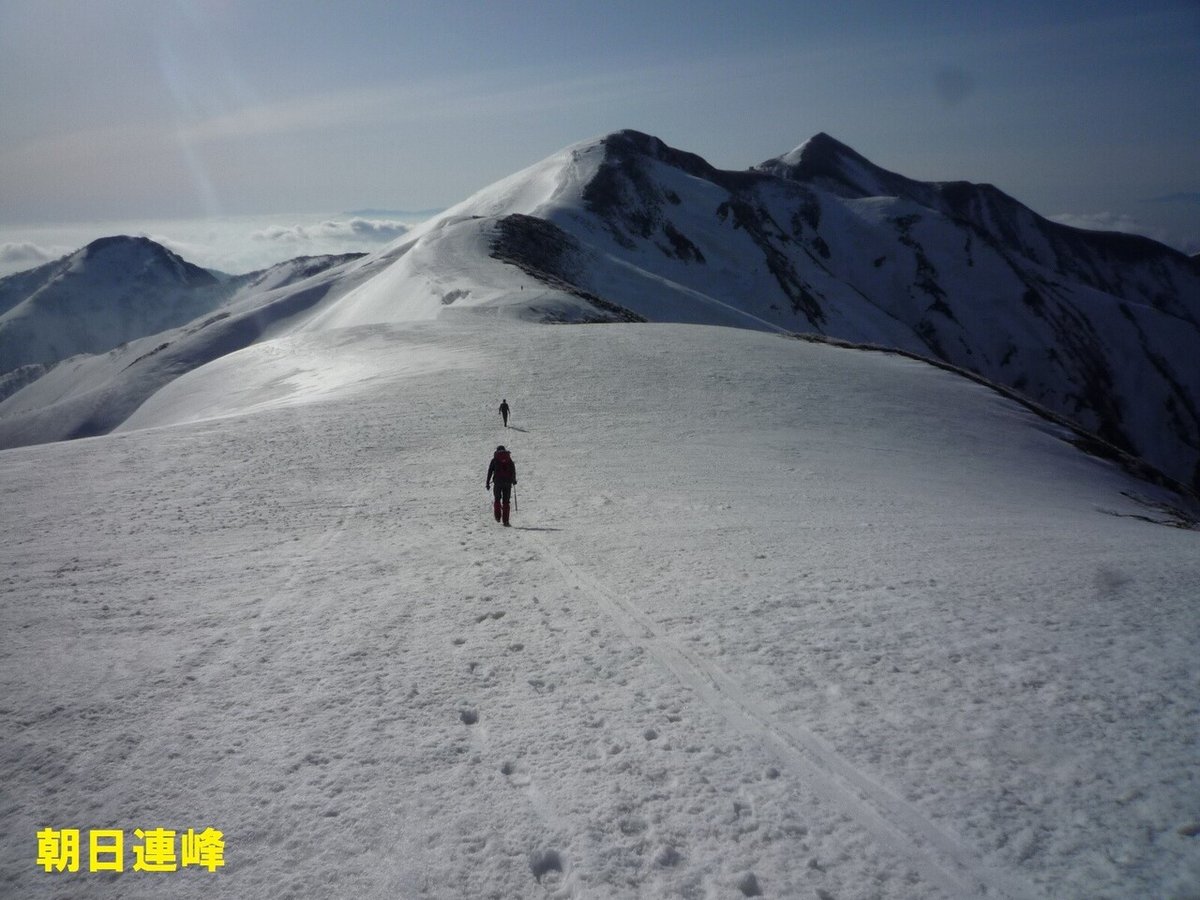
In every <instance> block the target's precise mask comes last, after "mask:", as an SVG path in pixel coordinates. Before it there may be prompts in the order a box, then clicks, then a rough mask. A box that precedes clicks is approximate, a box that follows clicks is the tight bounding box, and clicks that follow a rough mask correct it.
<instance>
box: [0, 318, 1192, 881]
mask: <svg viewBox="0 0 1200 900" xmlns="http://www.w3.org/2000/svg"><path fill="white" fill-rule="evenodd" d="M563 296H564V300H563V302H564V303H567V302H568V300H567V299H565V298H566V295H563ZM335 308H336V307H335ZM346 312H347V308H343V309H342V313H346ZM501 396H504V397H507V398H508V400H509V403H510V404H511V405H512V410H513V416H512V419H511V425H512V426H513V427H510V428H508V429H504V428H502V427H501V425H500V420H499V416H498V415H497V414H496V412H495V407H496V405H497V404H498V401H499V398H500V397H501ZM501 442H503V443H504V444H505V445H506V446H508V447H509V448H510V449H512V450H513V454H514V458H515V460H516V463H517V467H518V474H519V478H520V482H519V485H518V488H517V490H518V496H517V503H518V509H517V512H516V513H515V516H514V523H515V527H514V528H511V529H505V528H502V527H499V526H497V525H496V524H495V523H494V522H493V521H492V519H491V515H490V511H489V505H490V503H489V501H490V497H489V495H488V493H487V492H485V490H484V484H483V481H484V474H485V470H486V465H487V461H488V458H489V457H490V454H491V451H492V449H493V448H494V446H495V445H496V444H497V443H501ZM0 495H2V498H3V500H2V503H3V510H4V531H5V538H4V541H3V543H2V544H0V559H2V560H3V566H2V568H0V586H2V591H0V596H2V599H0V634H3V635H4V639H3V641H2V642H0V685H2V687H3V689H2V691H0V696H2V698H3V699H2V700H0V734H2V735H3V740H2V742H0V784H2V785H3V788H2V790H3V799H2V804H3V807H2V809H3V814H2V815H0V879H2V880H0V894H3V895H4V896H5V897H10V896H11V897H21V898H49V897H68V896H69V897H73V898H74V897H79V898H123V900H124V898H142V897H145V898H151V897H154V898H158V897H163V896H171V897H181V898H187V897H196V898H200V897H203V898H215V897H230V898H234V897H236V898H241V900H257V898H263V900H265V898H272V900H275V898H312V897H350V896H353V897H357V898H395V897H405V898H409V897H413V898H416V897H439V898H440V897H446V898H461V897H497V898H533V897H541V896H546V897H604V898H608V897H613V898H626V897H628V898H634V897H687V898H710V897H712V898H715V897H731V898H737V897H755V896H762V897H780V898H821V900H829V898H838V900H849V898H914V900H915V898H921V900H928V898H934V900H936V898H948V900H958V898H971V897H988V898H1056V900H1059V898H1080V900H1084V898H1086V900H1096V898H1128V897H1161V898H1177V900H1182V898H1186V897H1195V896H1196V893H1195V890H1196V885H1197V884H1200V839H1198V838H1197V834H1198V833H1200V823H1198V821H1197V819H1198V810H1200V783H1198V780H1197V773H1198V772H1200V767H1198V766H1197V762H1198V761H1200V760H1198V758H1197V743H1196V737H1197V726H1198V724H1200V723H1198V722H1197V710H1198V709H1200V681H1198V679H1197V677H1196V653H1195V648H1196V646H1197V644H1198V643H1200V617H1197V615H1196V585H1197V584H1200V554H1198V553H1197V532H1195V531H1192V530H1186V529H1183V528H1179V527H1171V523H1173V522H1177V521H1178V518H1179V515H1178V513H1172V512H1171V510H1170V507H1171V505H1172V504H1177V503H1178V501H1177V500H1175V499H1173V498H1172V497H1171V496H1170V495H1167V494H1165V493H1163V492H1161V491H1159V490H1158V489H1155V488H1151V487H1148V486H1146V485H1145V484H1143V483H1140V482H1137V481H1135V480H1133V479H1132V478H1131V477H1130V476H1128V475H1127V474H1125V473H1124V472H1123V471H1122V470H1120V469H1119V468H1117V467H1115V466H1113V465H1111V464H1109V463H1106V462H1102V461H1100V460H1097V459H1095V458H1092V457H1089V456H1086V455H1084V454H1082V453H1081V452H1080V451H1079V450H1077V449H1076V448H1075V447H1074V446H1072V445H1071V444H1070V443H1068V442H1067V441H1066V440H1064V434H1063V433H1062V432H1061V431H1060V429H1058V428H1057V427H1056V426H1053V425H1051V424H1049V423H1048V422H1046V421H1045V420H1044V419H1042V418H1039V417H1038V416H1036V415H1034V414H1033V413H1032V412H1030V411H1029V410H1028V409H1027V408H1026V407H1024V406H1021V405H1018V404H1016V403H1014V402H1012V401H1010V400H1008V399H1005V398H1003V397H1001V396H999V395H998V394H996V393H994V392H992V391H991V390H989V389H988V388H986V387H984V386H982V385H980V384H977V383H974V382H971V381H968V380H965V379H962V378H959V377H957V376H955V375H953V374H951V373H949V372H946V371H942V370H940V369H937V368H934V367H931V366H928V365H926V364H923V363H921V362H918V361H914V360H911V359H907V358H903V357H899V356H895V355H889V354H881V353H864V352H861V351H856V350H850V349H844V348H838V347H832V346H825V345H821V344H813V343H807V342H802V341H796V340H792V339H789V338H787V337H783V336H779V335H775V334H769V333H765V332H761V331H749V330H744V329H730V328H721V327H704V326H692V325H648V324H634V325H567V326H561V327H547V326H544V325H533V324H528V323H523V322H521V321H519V320H513V319H511V318H507V317H501V316H497V315H495V314H494V311H493V310H491V308H489V307H486V306H485V307H482V308H480V309H477V310H474V311H472V310H470V309H463V310H453V309H451V310H447V311H445V312H443V313H442V314H441V315H439V316H438V317H437V318H436V320H433V321H428V322H409V323H403V324H386V323H385V324H368V323H363V324H357V325H353V326H350V327H339V328H315V327H314V328H310V329H308V330H292V331H289V332H287V333H283V334H278V335H275V336H274V337H268V338H266V339H264V340H260V341H258V342H257V343H252V344H250V345H247V346H245V347H244V348H243V349H240V350H238V351H236V352H234V353H232V354H228V355H225V356H223V357H222V358H220V359H218V360H216V361H212V362H209V363H208V364H206V365H202V366H199V367H196V368H193V369H192V370H191V371H190V372H188V373H187V374H183V375H182V376H180V377H178V378H176V379H174V380H172V381H171V382H169V383H168V384H166V385H165V386H164V387H162V389H161V390H159V391H158V392H157V393H155V394H154V396H153V398H152V399H151V400H150V402H148V403H146V404H144V405H143V406H142V407H141V409H139V410H138V412H137V413H136V415H134V416H133V417H132V418H130V419H129V420H128V421H127V422H126V424H125V425H124V426H122V428H121V430H120V431H118V432H117V433H114V434H110V435H108V436H104V437H98V438H93V439H89V440H79V441H73V442H67V443H57V444H46V445H41V446H35V447H24V448H18V449H11V450H7V451H3V452H0ZM1185 512H1186V510H1185ZM1192 512H1193V513H1194V510H1193V511H1192ZM47 826H54V827H58V828H69V827H75V828H81V829H84V830H85V831H86V830H87V829H91V828H119V829H125V830H126V831H127V832H129V833H131V832H132V830H133V829H134V828H152V827H159V826H161V827H166V828H174V829H180V830H183V829H186V828H188V827H195V828H197V829H200V828H203V827H209V826H211V827H213V828H217V829H219V830H221V831H222V832H224V835H225V840H226V850H225V857H226V866H225V867H224V868H223V869H222V870H220V871H218V872H216V873H211V874H210V873H208V872H206V871H203V870H199V871H197V870H194V869H190V870H187V871H184V872H176V873H164V874H149V873H136V872H132V871H128V870H127V871H125V872H124V873H121V874H107V875H103V874H88V873H86V872H81V873H77V874H69V873H45V872H42V871H41V870H40V869H39V868H38V867H36V866H35V864H34V861H35V856H36V841H35V834H36V832H37V831H38V830H39V829H41V828H44V827H47Z"/></svg>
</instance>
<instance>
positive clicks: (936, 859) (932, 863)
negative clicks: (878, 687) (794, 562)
mask: <svg viewBox="0 0 1200 900" xmlns="http://www.w3.org/2000/svg"><path fill="white" fill-rule="evenodd" d="M552 559H553V561H554V562H555V563H556V564H557V565H558V566H559V567H560V569H561V571H562V573H563V577H564V578H566V579H568V580H569V581H577V582H578V583H579V584H581V585H582V587H583V588H584V590H585V591H586V592H587V593H588V595H589V596H591V597H592V598H593V599H594V600H595V601H596V602H597V603H598V604H599V605H600V607H602V608H603V609H604V610H605V611H606V612H607V613H608V614H609V615H610V616H611V617H612V618H613V619H614V620H616V621H617V623H618V624H619V626H620V627H621V630H622V631H623V632H625V634H626V635H627V637H628V638H629V640H630V641H632V642H633V643H634V644H636V645H637V646H639V647H642V648H643V649H645V650H647V651H648V652H649V653H650V654H651V655H652V656H654V658H655V659H656V660H657V661H658V662H659V663H660V664H661V665H663V666H665V667H667V668H668V669H670V670H671V671H672V672H673V673H674V674H675V675H676V677H678V678H679V680H680V681H681V682H682V683H683V684H685V685H686V686H688V687H689V688H690V689H692V690H694V691H696V692H697V693H698V694H699V695H700V696H701V697H702V698H703V699H704V700H705V702H707V703H708V704H709V705H710V706H712V707H713V708H714V709H716V710H717V711H718V712H720V713H721V714H722V715H723V716H725V718H726V719H728V720H729V721H730V723H731V724H734V725H737V726H739V727H741V728H743V729H746V730H748V731H757V732H759V733H760V736H761V737H762V738H763V739H764V740H766V741H769V742H770V743H772V744H774V745H776V746H777V747H778V748H779V749H780V750H781V751H782V755H783V756H784V757H785V758H786V759H787V760H788V761H789V762H791V763H792V764H793V765H795V766H797V767H799V768H801V769H802V770H803V771H804V772H805V774H806V777H807V780H808V781H809V782H810V783H815V784H814V787H815V788H816V789H817V790H818V791H819V792H820V793H822V794H823V795H824V796H825V797H826V798H827V799H828V800H830V801H832V802H834V803H837V804H838V805H840V806H842V807H843V808H848V809H849V811H850V813H851V815H853V816H854V818H855V819H856V820H857V821H858V822H860V823H861V824H862V825H863V826H864V827H866V828H868V829H869V830H871V832H872V833H873V834H874V835H875V837H876V838H877V839H879V840H881V841H882V842H884V843H885V844H888V845H890V846H891V847H893V849H894V850H895V851H896V852H897V853H898V854H902V855H904V856H905V857H906V858H907V859H908V860H909V862H910V864H911V865H912V867H913V868H914V869H917V870H919V871H921V872H922V874H923V875H925V876H926V877H927V878H929V879H930V881H932V882H934V883H936V884H937V885H938V886H939V887H940V888H941V889H942V890H944V891H946V893H947V894H948V895H949V896H957V897H968V896H970V897H974V896H980V897H982V896H995V897H1014V898H1016V897H1022V898H1028V897H1034V896H1036V894H1034V893H1033V892H1032V890H1031V889H1030V888H1029V887H1028V886H1027V885H1021V884H1020V883H1019V879H1017V878H1014V877H1013V876H1012V875H1010V874H1005V873H1001V872H998V871H995V870H994V869H992V868H991V867H987V866H984V865H983V864H982V863H981V862H980V861H979V860H978V859H976V858H975V854H973V853H972V852H971V850H970V849H969V848H967V847H965V846H964V845H962V844H961V843H960V842H959V841H957V840H956V839H955V838H953V837H952V836H950V835H948V834H946V833H945V832H944V831H942V830H941V829H940V828H938V827H937V826H936V825H934V824H933V823H932V822H930V821H929V820H928V819H927V818H926V816H925V815H924V814H923V813H921V812H920V811H919V810H917V809H916V808H914V807H913V806H912V805H910V804H908V803H906V802H905V801H904V800H903V799H902V798H900V797H897V796H896V795H895V794H894V793H892V792H891V791H890V790H888V789H887V788H886V787H884V786H883V785H881V784H879V783H878V782H876V781H875V780H874V779H872V778H871V777H870V776H869V775H867V774H866V773H864V772H862V771H861V770H859V769H857V768H855V766H854V765H853V764H852V763H850V762H849V761H848V760H846V759H845V758H843V757H842V756H841V755H840V754H838V753H837V752H836V751H835V750H833V748H831V747H830V746H829V745H828V744H826V743H825V742H824V741H822V740H821V739H820V738H818V737H817V736H816V735H815V734H813V733H811V732H808V731H802V730H800V729H799V728H797V727H795V726H792V727H788V726H786V725H783V724H782V723H780V722H779V721H777V720H774V717H773V716H772V715H771V714H770V713H769V712H767V711H766V710H765V709H764V708H763V706H762V705H761V703H759V702H758V701H757V700H756V698H754V697H753V696H752V695H751V694H749V693H748V692H747V691H746V690H745V689H743V688H742V687H741V686H740V685H739V684H738V683H737V682H736V681H735V680H734V679H732V678H731V677H730V676H729V675H728V674H727V673H726V672H724V671H722V670H721V669H720V668H719V667H718V666H715V665H713V664H712V663H711V662H706V661H704V660H701V659H699V658H698V657H696V656H695V655H694V654H691V653H688V652H687V651H686V650H684V649H683V648H682V647H680V646H679V645H678V644H677V643H675V642H674V641H671V640H670V639H669V638H667V637H666V636H665V635H664V634H663V633H662V632H661V631H660V630H659V629H657V628H656V627H655V626H654V624H653V622H652V621H651V620H649V619H647V618H646V617H645V616H643V615H641V614H640V613H639V612H638V610H637V609H635V608H633V607H631V606H629V605H628V604H626V603H624V602H622V600H621V599H620V598H619V597H617V596H615V595H612V594H610V593H609V592H608V591H607V590H605V588H604V587H603V586H602V585H601V584H599V583H598V582H596V581H595V580H593V579H591V578H589V577H587V576H586V575H584V574H583V573H582V572H580V571H579V570H578V569H576V568H574V567H572V566H571V565H570V564H569V563H567V562H566V561H565V560H562V559H560V558H558V557H557V556H554V557H552Z"/></svg>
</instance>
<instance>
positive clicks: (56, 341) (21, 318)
mask: <svg viewBox="0 0 1200 900" xmlns="http://www.w3.org/2000/svg"><path fill="white" fill-rule="evenodd" d="M359 255H360V254H351V255H349V256H341V257H302V258H299V259H296V260H291V261H289V262H285V263H281V264H280V265H277V266H272V267H271V268H269V269H266V270H263V271H261V272H251V273H248V274H245V275H238V276H230V275H225V274H223V273H219V272H212V271H209V270H207V269H202V268H200V267H199V266H196V265H193V264H192V263H190V262H187V261H186V260H184V259H183V258H182V257H180V256H179V255H178V254H176V253H174V252H173V251H171V250H168V249H167V248H166V247H163V246H162V245H161V244H158V243H156V242H154V241H152V240H150V239H149V238H145V237H127V236H115V237H107V238H100V239H98V240H96V241H93V242H92V243H90V244H88V245H87V246H86V247H84V248H82V249H81V250H78V251H76V252H75V253H72V254H69V255H67V256H65V257H63V258H62V259H60V260H57V261H55V262H52V263H47V264H46V265H44V266H40V267H38V268H36V269H33V270H30V271H28V272H22V273H18V274H16V275H12V276H9V277H7V278H0V373H6V372H10V371H12V370H14V369H17V368H19V367H23V366H31V365H41V366H50V365H53V364H54V363H57V362H59V361H60V360H63V359H66V358H68V357H70V356H75V355H76V354H80V353H102V352H106V351H109V350H111V349H112V348H114V347H116V346H118V345H120V344H123V343H125V342H127V341H131V340H135V339H137V338H141V337H144V336H146V335H153V334H157V333H159V332H162V331H165V330H167V329H170V328H175V327H177V326H180V325H185V324H187V323H188V322H191V321H193V320H195V319H198V318H201V317H204V316H206V315H208V314H210V313H212V312H213V311H214V310H216V309H217V308H218V307H221V306H223V305H224V304H227V303H229V302H231V301H233V300H235V299H236V298H238V297H239V296H245V295H246V294H247V293H262V292H265V291H267V290H271V289H273V288H278V287H282V286H285V285H287V284H291V283H295V282H297V281H300V280H303V279H304V278H307V277H310V276H311V275H314V274H316V273H317V272H320V271H323V270H324V269H327V268H329V267H330V266H334V265H340V264H341V263H344V262H346V261H348V260H350V259H354V258H357V256H359ZM0 396H3V395H2V394H0Z"/></svg>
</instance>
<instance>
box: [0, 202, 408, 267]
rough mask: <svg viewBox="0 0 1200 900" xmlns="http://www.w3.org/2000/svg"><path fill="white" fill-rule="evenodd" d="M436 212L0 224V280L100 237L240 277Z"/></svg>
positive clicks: (344, 248) (390, 236) (359, 242)
mask: <svg viewBox="0 0 1200 900" xmlns="http://www.w3.org/2000/svg"><path fill="white" fill-rule="evenodd" d="M429 215H432V211H425V212H403V211H393V210H363V211H360V212H351V213H342V214H338V215H329V214H312V215H296V214H292V215H273V216H231V217H224V218H210V219H166V220H158V221H134V222H131V221H109V222H90V223H79V224H69V225H37V226H20V227H0V277H3V276H5V275H11V274H13V273H14V272H21V271H24V270H26V269H32V268H36V267H37V266H40V265H42V264H44V263H48V262H53V261H54V260H56V259H60V258H61V257H63V256H66V255H67V254H69V253H73V252H75V251H76V250H78V249H80V248H81V247H85V246H87V245H88V244H89V243H91V242H92V241H94V240H96V239H97V238H102V237H110V236H113V235H119V234H127V235H133V236H144V237H148V238H150V239H151V240H154V241H157V242H158V243H160V244H162V245H163V246H164V247H168V248H169V249H171V250H173V251H174V252H176V253H178V254H179V255H180V256H182V257H183V258H184V259H186V260H187V261H188V262H191V263H195V264H196V265H198V266H203V267H204V268H206V269H216V270H218V271H221V272H227V273H229V274H233V275H238V274H242V273H244V272H253V271H256V270H258V269H263V268H266V267H267V266H271V265H274V264H275V263H278V262H283V261H284V260H288V259H293V258H294V257H297V256H315V255H320V254H326V253H353V252H363V253H368V252H370V251H372V250H375V249H378V248H380V247H383V246H385V245H387V244H390V243H392V242H393V241H395V240H397V239H398V238H400V237H402V236H403V235H404V234H405V232H407V231H408V229H409V228H410V227H411V226H412V225H414V224H416V223H418V222H420V221H422V220H424V219H425V218H427V217H428V216H429Z"/></svg>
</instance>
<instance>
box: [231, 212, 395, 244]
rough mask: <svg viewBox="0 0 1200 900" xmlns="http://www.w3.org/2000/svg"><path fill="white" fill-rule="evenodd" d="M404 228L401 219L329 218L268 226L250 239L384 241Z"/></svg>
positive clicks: (281, 241) (290, 241) (297, 242)
mask: <svg viewBox="0 0 1200 900" xmlns="http://www.w3.org/2000/svg"><path fill="white" fill-rule="evenodd" d="M407 231H408V226H407V225H406V224H404V223H403V222H392V221H376V220H371V219H362V218H353V219H344V220H337V219H329V220H327V221H324V222H320V223H318V224H316V225H270V226H268V227H266V228H261V229H259V230H258V231H255V232H254V233H253V234H251V235H250V238H251V240H255V241H271V242H277V243H287V244H311V243H315V242H322V241H330V240H334V241H339V240H341V241H354V242H361V241H363V240H366V241H369V242H371V243H386V242H387V241H391V240H395V239H396V238H398V237H400V236H401V235H403V234H404V233H405V232H407Z"/></svg>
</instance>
